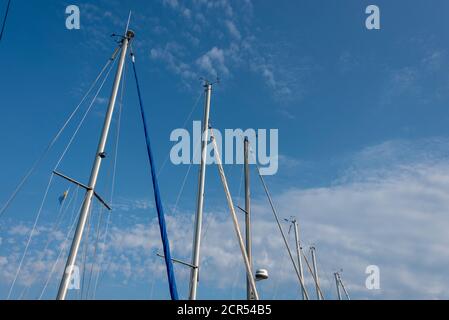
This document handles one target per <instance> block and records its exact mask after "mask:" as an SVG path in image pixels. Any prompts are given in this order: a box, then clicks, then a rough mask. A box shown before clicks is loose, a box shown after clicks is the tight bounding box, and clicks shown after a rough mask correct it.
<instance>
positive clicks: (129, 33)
mask: <svg viewBox="0 0 449 320" xmlns="http://www.w3.org/2000/svg"><path fill="white" fill-rule="evenodd" d="M135 35H136V34H135V33H134V31H132V30H128V31H127V32H126V37H127V38H128V40H131V39H132V38H134V37H135Z"/></svg>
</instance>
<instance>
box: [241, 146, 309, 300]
mask: <svg viewBox="0 0 449 320" xmlns="http://www.w3.org/2000/svg"><path fill="white" fill-rule="evenodd" d="M250 150H251V152H250V153H251V155H252V156H253V158H254V160H255V164H256V168H257V173H258V175H259V178H260V181H261V182H262V186H263V188H264V190H265V194H266V195H267V198H268V202H269V203H270V206H271V210H272V211H273V215H274V218H275V219H276V223H277V225H278V227H279V231H280V232H281V236H282V239H283V240H284V244H285V246H286V248H287V251H288V254H289V256H290V259H291V261H292V263H293V267H294V268H295V272H296V275H297V276H298V280H299V283H300V285H301V288H302V290H304V294H305V298H306V300H309V294H308V293H307V290H306V286H305V285H304V281H303V280H302V278H301V275H300V273H299V270H298V267H297V266H296V262H295V259H294V257H293V254H292V251H291V249H290V246H289V244H288V241H287V238H286V236H285V233H284V230H283V229H282V225H281V222H280V220H279V216H278V214H277V211H276V208H275V206H274V203H273V199H272V198H271V195H270V192H269V191H268V187H267V185H266V183H265V179H264V178H263V176H262V174H261V173H260V167H259V165H258V163H257V159H256V157H255V156H254V152H253V151H252V148H251V146H250Z"/></svg>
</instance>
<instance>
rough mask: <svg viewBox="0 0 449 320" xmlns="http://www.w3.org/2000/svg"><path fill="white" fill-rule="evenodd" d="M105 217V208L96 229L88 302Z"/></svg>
mask: <svg viewBox="0 0 449 320" xmlns="http://www.w3.org/2000/svg"><path fill="white" fill-rule="evenodd" d="M103 215H104V208H103V207H101V208H100V214H99V216H98V223H97V227H96V236H95V244H94V252H93V257H92V263H91V266H90V271H89V278H88V280H87V290H86V300H89V291H90V286H91V283H92V276H93V272H94V267H95V264H96V261H97V250H98V244H99V239H100V230H101V222H102V221H103ZM100 263H101V262H100ZM100 263H99V265H100Z"/></svg>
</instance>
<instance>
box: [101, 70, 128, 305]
mask: <svg viewBox="0 0 449 320" xmlns="http://www.w3.org/2000/svg"><path fill="white" fill-rule="evenodd" d="M127 72H128V65H127V64H126V63H125V71H124V74H123V81H122V91H121V93H120V101H119V110H118V116H117V127H116V135H115V147H114V162H113V170H112V183H111V194H110V201H109V203H110V204H111V207H113V206H114V195H115V182H116V176H117V162H118V151H119V146H120V132H121V124H122V112H123V97H124V91H125V90H124V87H125V84H126V76H127ZM106 214H107V216H108V217H107V221H106V227H105V232H104V235H103V239H104V241H103V246H102V250H101V255H100V259H99V261H100V262H99V263H100V264H99V266H100V267H99V269H98V272H97V276H96V279H95V285H94V289H93V300H95V298H96V295H97V288H98V281H99V278H100V273H101V263H102V261H103V257H104V253H105V251H106V241H107V237H108V233H109V227H110V224H111V219H112V215H111V213H110V212H107V213H106Z"/></svg>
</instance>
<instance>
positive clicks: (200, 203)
mask: <svg viewBox="0 0 449 320" xmlns="http://www.w3.org/2000/svg"><path fill="white" fill-rule="evenodd" d="M204 87H205V92H206V101H205V106H204V118H203V130H202V137H201V166H200V172H199V180H198V196H197V207H196V216H195V231H194V234H193V237H194V238H193V256H192V266H193V267H192V271H191V273H190V295H189V299H190V300H196V295H197V289H198V279H199V278H198V276H199V268H200V247H201V229H202V224H203V207H204V184H205V178H206V157H207V144H208V142H209V114H210V101H211V95H212V84H210V83H209V82H206V84H205V85H204Z"/></svg>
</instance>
